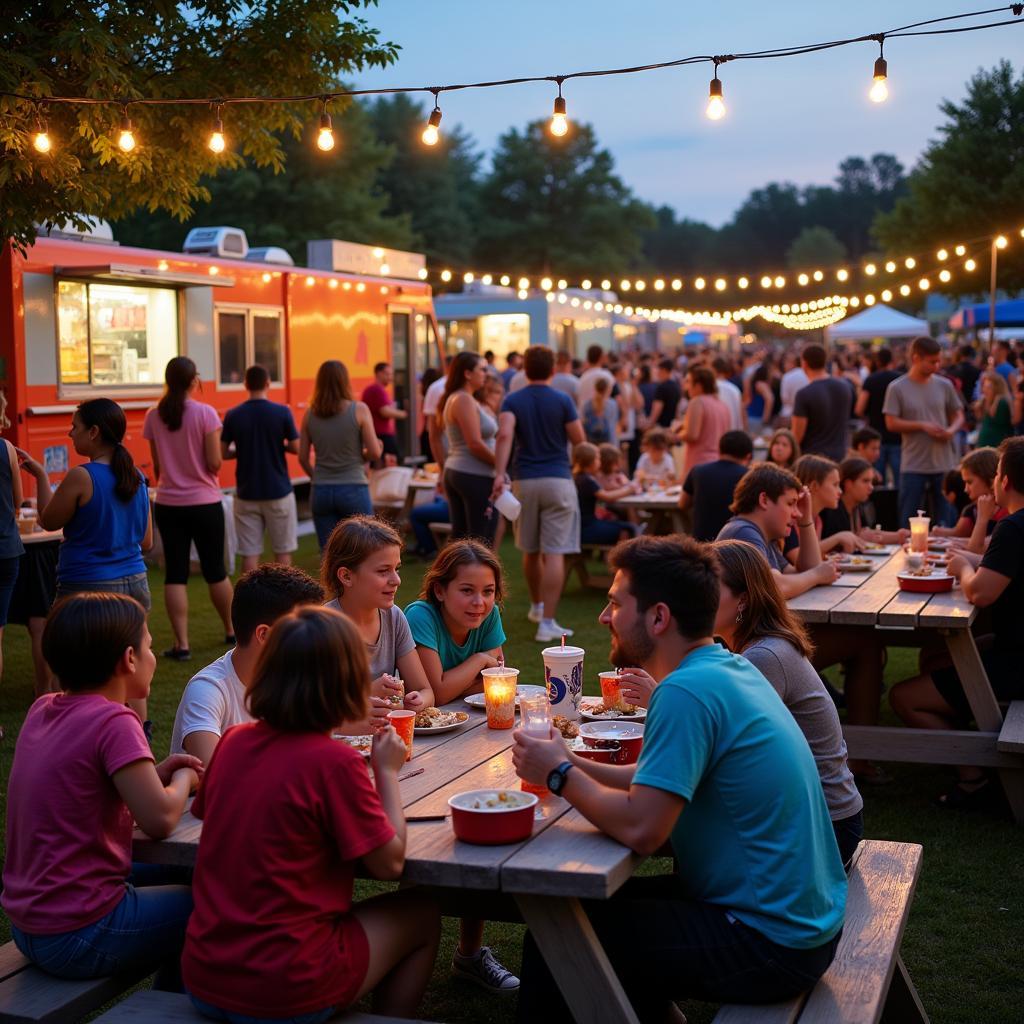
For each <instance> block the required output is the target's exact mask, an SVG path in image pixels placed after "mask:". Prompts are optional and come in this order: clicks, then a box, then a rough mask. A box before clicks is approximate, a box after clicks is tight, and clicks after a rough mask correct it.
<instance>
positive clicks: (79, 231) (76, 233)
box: [36, 214, 117, 245]
mask: <svg viewBox="0 0 1024 1024" xmlns="http://www.w3.org/2000/svg"><path fill="white" fill-rule="evenodd" d="M79 216H81V217H82V219H83V220H84V221H85V222H86V226H85V227H84V228H78V227H75V225H74V224H72V223H71V221H69V220H59V221H54V222H53V223H49V224H36V232H37V234H39V235H40V236H41V237H49V238H71V239H74V240H76V241H79V242H106V243H108V244H110V245H117V242H115V241H114V232H113V229H112V228H111V227H110V225H109V224H108V223H107V222H106V221H105V220H100V218H99V217H87V216H86V215H85V214H80V215H79Z"/></svg>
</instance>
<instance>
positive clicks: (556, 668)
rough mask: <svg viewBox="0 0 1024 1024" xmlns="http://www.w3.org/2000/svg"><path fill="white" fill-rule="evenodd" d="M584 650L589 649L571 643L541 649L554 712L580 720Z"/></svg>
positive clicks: (545, 680) (549, 696) (552, 711)
mask: <svg viewBox="0 0 1024 1024" xmlns="http://www.w3.org/2000/svg"><path fill="white" fill-rule="evenodd" d="M584 654H586V651H584V650H583V648H582V647H573V646H572V645H571V644H566V645H565V646H564V647H562V646H561V645H559V646H558V647H545V648H544V650H543V651H542V652H541V656H542V657H543V658H544V682H545V683H547V687H548V701H549V702H550V704H551V714H552V715H562V716H564V717H565V718H569V719H572V720H574V721H578V720H579V717H580V697H581V696H582V695H583V656H584Z"/></svg>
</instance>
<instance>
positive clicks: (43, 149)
mask: <svg viewBox="0 0 1024 1024" xmlns="http://www.w3.org/2000/svg"><path fill="white" fill-rule="evenodd" d="M32 145H33V146H34V147H35V150H36V152H37V153H49V152H50V150H51V149H52V148H53V146H52V144H51V142H50V136H49V133H48V132H47V131H46V125H45V123H43V124H40V125H39V131H37V132H36V134H35V138H34V139H33V140H32Z"/></svg>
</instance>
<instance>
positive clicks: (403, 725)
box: [388, 709, 416, 761]
mask: <svg viewBox="0 0 1024 1024" xmlns="http://www.w3.org/2000/svg"><path fill="white" fill-rule="evenodd" d="M388 721H389V722H390V723H391V724H392V726H394V729H395V732H397V733H398V735H399V736H401V737H402V742H403V743H404V744H405V759H406V761H411V760H412V737H413V728H414V726H415V725H416V712H415V711H406V710H404V709H403V710H401V711H389V712H388Z"/></svg>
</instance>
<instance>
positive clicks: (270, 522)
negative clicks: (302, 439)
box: [220, 364, 299, 572]
mask: <svg viewBox="0 0 1024 1024" xmlns="http://www.w3.org/2000/svg"><path fill="white" fill-rule="evenodd" d="M269 387H270V374H269V373H267V371H266V369H265V368H264V367H262V366H259V365H258V364H257V365H254V366H250V367H249V369H247V370H246V371H245V389H246V391H248V392H249V398H248V399H247V400H246V401H245V402H243V403H242V404H241V405H239V406H236V407H235V408H234V409H230V410H228V413H227V415H226V416H225V417H224V429H223V431H222V432H221V435H220V441H221V452H222V453H223V456H224V458H225V459H237V461H238V467H237V469H236V470H235V481H236V484H237V490H236V494H235V531H236V533H237V534H238V553H239V554H240V555H241V556H242V572H247V571H248V570H249V569H255V568H256V566H257V565H259V561H260V555H262V554H263V534H264V532H269V534H270V546H271V548H272V550H273V552H274V561H276V562H280V563H281V564H282V565H291V563H292V552H293V551H295V550H297V549H298V546H299V539H298V517H297V514H296V510H295V491H294V490H293V489H292V482H291V478H290V477H289V475H288V464H287V462H286V461H285V452H291V454H292V455H295V454H297V453H298V450H299V440H298V439H299V433H298V431H297V430H296V429H295V420H294V419H292V411H291V409H289V408H288V406H287V405H282V404H281V403H279V402H271V401H270V399H269V398H268V397H267V390H268V389H269Z"/></svg>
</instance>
